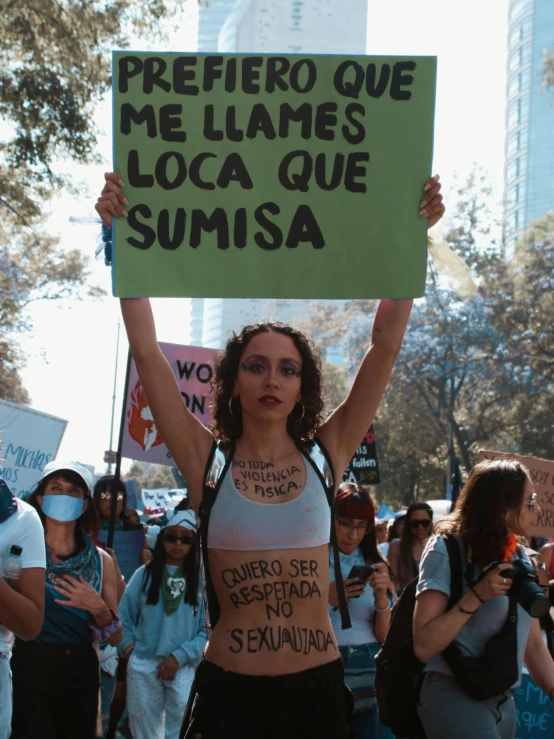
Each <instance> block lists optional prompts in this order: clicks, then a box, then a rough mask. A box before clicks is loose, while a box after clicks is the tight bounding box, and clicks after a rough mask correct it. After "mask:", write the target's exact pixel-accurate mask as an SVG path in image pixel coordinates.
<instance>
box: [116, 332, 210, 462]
mask: <svg viewBox="0 0 554 739" xmlns="http://www.w3.org/2000/svg"><path fill="white" fill-rule="evenodd" d="M160 349H161V350H162V352H163V354H164V356H165V358H166V359H167V361H168V362H169V364H170V365H171V369H172V370H173V374H174V375H175V378H176V380H177V384H178V385H179V389H180V390H181V395H182V396H183V403H185V404H186V406H187V408H188V409H189V410H190V411H191V412H192V413H194V415H195V416H196V417H197V418H198V419H200V421H202V423H203V424H204V425H205V426H208V425H209V424H210V423H211V420H212V415H211V411H210V398H209V396H210V389H211V385H210V382H211V380H212V374H213V363H214V358H215V355H216V350H215V349H207V348H206V347H201V346H182V345H181V344H166V343H163V342H160ZM121 455H122V456H123V457H129V458H130V459H136V460H139V461H140V462H150V463H152V464H165V465H169V466H173V459H172V457H171V455H170V453H169V451H168V449H167V447H166V445H165V444H164V441H163V439H162V437H161V435H160V432H159V431H158V429H157V428H156V424H155V423H154V419H153V417H152V412H151V410H150V407H149V406H148V400H147V398H146V395H145V394H144V390H143V389H142V385H141V384H140V380H139V378H138V374H137V368H136V367H135V363H134V362H133V361H131V369H130V374H129V390H128V393H127V398H126V403H125V428H124V432H123V445H122V448H121Z"/></svg>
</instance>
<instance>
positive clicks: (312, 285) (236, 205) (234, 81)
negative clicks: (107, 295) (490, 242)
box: [113, 51, 436, 298]
mask: <svg viewBox="0 0 554 739" xmlns="http://www.w3.org/2000/svg"><path fill="white" fill-rule="evenodd" d="M113 65H114V69H113V73H114V74H113V79H114V149H115V154H114V158H115V170H116V171H117V172H118V173H119V174H120V176H121V177H122V179H123V181H124V183H125V188H124V191H125V195H126V197H127V199H128V201H129V205H128V206H126V209H127V212H128V218H127V219H119V220H118V221H117V224H116V226H115V229H114V266H113V287H114V294H115V295H118V296H120V297H131V296H136V297H138V296H153V297H154V296H161V297H164V296H165V297H179V296H183V297H265V298H367V297H373V298H379V297H389V298H395V297H397V298H400V297H418V296H421V295H423V292H424V284H425V270H426V259H427V235H426V222H425V221H424V220H423V219H421V218H420V217H419V202H420V200H421V198H422V196H423V184H424V182H425V180H426V179H427V177H428V176H429V174H430V169H431V160H432V148H433V118H434V99H435V77H436V59H435V58H434V57H413V58H412V57H398V58H397V57H343V56H313V57H302V56H276V55H275V56H273V55H267V56H261V55H260V56H253V55H214V54H207V55H201V54H194V55H193V54H178V53H167V54H165V53H164V54H155V53H129V52H122V51H118V52H114V57H113Z"/></svg>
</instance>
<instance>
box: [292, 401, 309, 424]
mask: <svg viewBox="0 0 554 739" xmlns="http://www.w3.org/2000/svg"><path fill="white" fill-rule="evenodd" d="M297 405H298V403H297ZM300 405H301V406H302V415H301V416H300V418H293V417H292V413H291V414H290V419H291V421H293V422H294V423H300V421H301V420H302V419H303V418H304V414H305V413H306V408H305V407H304V403H303V402H302V401H300ZM293 410H294V409H293Z"/></svg>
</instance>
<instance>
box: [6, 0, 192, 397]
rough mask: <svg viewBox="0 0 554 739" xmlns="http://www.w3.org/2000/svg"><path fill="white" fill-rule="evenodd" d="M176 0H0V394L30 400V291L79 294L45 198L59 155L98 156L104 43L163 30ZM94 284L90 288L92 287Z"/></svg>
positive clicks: (78, 261)
mask: <svg viewBox="0 0 554 739" xmlns="http://www.w3.org/2000/svg"><path fill="white" fill-rule="evenodd" d="M182 5H183V3H182V2H179V0H10V1H9V2H6V3H2V4H1V5H0V120H2V124H3V125H2V128H1V130H0V223H1V224H2V225H1V226H0V345H1V346H5V347H8V350H7V351H2V352H1V353H0V378H2V379H1V380H0V397H4V398H5V399H7V400H12V401H14V402H22V403H24V402H29V397H28V395H27V394H26V392H25V390H24V389H23V387H22V385H21V380H20V378H19V376H18V370H19V369H20V368H21V367H22V366H23V364H24V358H23V357H22V355H21V352H20V351H18V347H17V344H16V337H15V334H17V332H21V331H24V330H26V329H27V328H28V326H27V324H26V322H25V313H24V309H25V307H26V306H27V305H28V304H29V303H30V302H31V301H33V300H37V299H43V298H48V299H56V298H60V297H70V296H71V297H80V296H81V295H82V293H83V285H84V284H85V283H86V280H87V277H88V274H87V269H86V262H87V260H86V258H85V257H84V256H83V254H82V253H81V252H80V251H78V250H71V251H63V250H62V249H61V247H60V244H59V242H58V240H57V239H56V238H52V237H50V236H47V235H45V217H44V214H43V208H44V207H45V204H46V203H47V202H48V200H49V198H50V197H51V196H52V195H53V193H54V192H55V191H56V192H57V191H58V190H59V189H60V188H61V187H62V186H64V185H65V186H66V187H67V186H68V183H67V182H64V178H63V177H62V176H60V175H59V169H60V167H59V166H58V173H56V163H57V162H59V160H60V159H63V158H66V159H67V158H70V159H72V160H74V161H76V162H81V163H88V162H91V161H93V160H94V159H95V157H96V134H95V124H94V119H93V110H94V106H95V105H96V103H97V102H98V100H99V99H100V97H101V96H102V95H103V94H104V93H105V92H106V91H107V90H108V89H109V86H110V82H111V80H110V62H111V60H110V50H111V49H112V48H114V47H124V46H125V45H126V44H127V43H128V39H129V35H130V33H131V32H134V33H138V34H144V35H145V36H146V35H147V36H148V38H149V39H150V40H152V39H154V40H155V39H156V37H158V38H159V37H160V35H161V23H160V22H161V20H162V19H163V18H165V17H167V16H169V15H171V16H172V17H174V18H176V19H178V18H179V17H180V12H179V11H180V9H181V8H182ZM92 292H93V293H94V290H93V291H92ZM89 294H90V291H89Z"/></svg>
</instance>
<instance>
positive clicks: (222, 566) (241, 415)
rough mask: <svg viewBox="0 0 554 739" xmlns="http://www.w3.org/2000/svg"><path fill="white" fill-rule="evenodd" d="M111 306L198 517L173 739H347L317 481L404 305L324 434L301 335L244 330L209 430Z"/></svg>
mask: <svg viewBox="0 0 554 739" xmlns="http://www.w3.org/2000/svg"><path fill="white" fill-rule="evenodd" d="M105 179H106V184H105V187H104V190H103V191H102V195H101V197H100V198H99V200H98V202H97V204H96V209H97V211H98V213H99V214H100V216H101V217H102V219H103V221H104V224H105V226H106V227H109V226H111V219H112V216H122V215H124V214H125V212H124V207H123V206H124V204H125V203H126V198H125V195H124V193H123V192H122V190H121V187H122V186H123V183H122V182H121V180H120V178H119V176H118V175H117V174H114V173H111V174H107V175H106V176H105ZM441 201H442V196H441V194H440V183H439V182H438V178H437V177H436V178H432V179H431V180H429V181H428V182H427V184H426V186H425V195H424V197H423V201H422V203H423V206H422V215H423V216H424V217H428V219H429V225H434V224H435V223H436V222H437V221H438V220H439V219H440V218H441V217H442V215H443V213H444V206H443V205H442V202H441ZM121 304H122V311H123V317H124V321H125V325H126V329H127V335H128V338H129V344H130V349H131V354H132V356H133V358H134V360H135V364H136V367H137V370H138V374H139V377H140V380H141V383H142V386H143V388H144V391H145V394H146V396H147V398H148V401H149V406H150V409H151V411H152V414H153V417H154V420H155V423H156V426H157V428H158V429H159V431H160V434H161V435H162V437H163V439H164V441H165V443H166V445H167V447H168V449H169V451H170V453H171V455H172V457H173V459H174V461H175V464H176V465H177V467H178V468H179V469H180V471H181V473H182V474H183V476H184V477H185V479H186V481H187V485H188V489H189V493H190V498H191V501H192V504H193V507H194V510H195V511H196V512H197V513H200V515H201V524H200V526H201V529H200V530H201V536H202V541H203V545H205V556H204V557H203V563H204V567H205V569H206V589H207V594H208V602H209V605H210V613H209V617H210V622H211V625H212V627H213V631H212V633H211V635H210V640H209V642H208V646H207V649H206V653H205V659H203V660H202V661H201V663H200V665H199V668H198V670H197V673H196V679H195V687H194V688H193V691H192V693H191V699H190V701H189V710H187V715H186V717H185V720H184V722H183V728H182V735H184V736H185V737H186V739H192V738H193V737H195V736H198V735H199V736H202V737H206V739H223V737H225V739H251V738H252V737H257V736H263V737H264V739H272V738H273V737H279V738H281V737H284V736H286V737H289V738H290V739H298V738H299V737H302V739H346V738H347V736H348V732H349V729H348V723H349V710H350V709H349V695H348V692H347V691H346V690H345V688H344V675H343V666H342V662H341V660H340V655H339V651H338V647H337V644H336V640H335V638H334V635H333V630H332V627H331V624H330V621H329V614H328V609H327V602H328V590H329V542H330V538H331V536H332V537H333V538H334V529H333V530H332V529H331V512H330V507H329V499H331V500H332V496H333V495H334V488H335V484H334V482H333V481H332V478H333V475H332V471H334V473H335V474H334V480H337V481H338V480H340V478H341V475H342V471H343V470H344V469H345V468H346V465H347V464H348V462H349V461H350V459H351V458H352V456H353V454H354V452H355V450H356V448H357V446H358V444H359V442H360V439H362V438H363V437H364V435H365V433H366V432H367V429H368V428H369V426H370V424H371V422H372V420H373V417H374V415H375V412H376V410H377V407H378V405H379V402H380V400H381V397H382V395H383V392H384V391H385V388H386V386H387V382H388V379H389V377H390V373H391V371H392V367H393V364H394V360H395V358H396V355H397V353H398V351H399V350H400V347H401V344H402V338H403V335H404V331H405V328H406V324H407V321H408V317H409V314H410V310H411V306H412V301H411V300H382V301H381V302H380V304H379V307H378V309H377V313H376V316H375V321H374V327H373V332H372V337H371V344H370V348H369V350H368V352H367V354H366V356H365V358H364V360H363V362H362V364H361V367H360V369H359V371H358V374H357V377H356V379H355V381H354V384H353V386H352V389H351V390H350V393H349V395H348V397H347V399H346V400H345V401H344V402H343V403H342V404H341V405H340V406H339V407H338V408H337V409H336V410H335V411H334V413H332V414H331V416H330V417H329V418H328V419H327V420H326V421H325V422H323V419H322V411H323V399H322V387H321V385H322V382H321V370H320V360H319V358H318V356H317V354H316V353H315V351H314V349H313V348H312V346H311V344H310V342H309V341H308V340H307V339H306V337H305V336H304V335H303V334H302V333H300V332H299V331H297V330H295V329H294V328H291V327H290V326H285V325H283V324H277V323H264V324H256V325H253V326H247V327H246V328H244V329H243V330H242V331H241V332H240V333H239V334H238V335H234V336H233V337H232V338H231V339H230V340H229V342H228V344H227V347H226V349H225V351H224V352H223V353H222V354H221V356H220V357H219V359H218V361H217V364H216V368H215V383H214V387H213V416H214V426H213V431H210V430H208V429H206V428H205V427H204V426H203V425H202V424H201V423H200V421H199V420H198V419H197V418H195V417H194V416H193V415H192V414H191V413H190V412H189V411H188V410H187V408H186V405H185V403H184V402H183V399H182V397H181V393H180V391H179V388H178V386H177V382H176V380H175V376H174V374H173V371H172V369H171V367H170V366H169V364H168V363H167V361H166V360H165V358H164V356H163V354H162V353H161V351H160V349H159V347H158V344H157V339H156V330H155V326H154V320H153V316H152V312H151V309H150V304H149V301H148V300H146V299H124V300H122V301H121ZM314 437H316V438H317V441H313V439H314ZM216 440H220V441H224V442H227V445H226V446H223V447H221V446H220V447H217V446H216ZM324 450H325V451H324ZM323 462H325V463H326V464H325V465H324V464H323ZM214 465H215V466H214ZM216 494H217V497H215V496H216ZM214 498H215V502H213V499H214ZM212 503H213V507H212ZM208 511H210V513H209V525H208ZM339 576H340V569H339ZM340 592H342V591H340ZM343 611H344V608H343ZM347 616H348V614H347V613H346V614H345V618H347Z"/></svg>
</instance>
